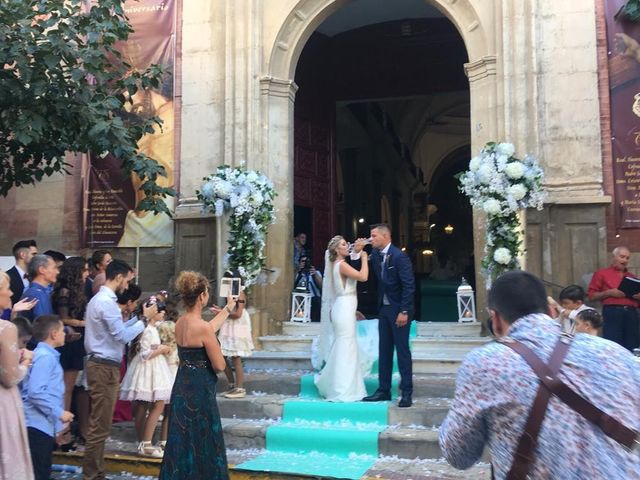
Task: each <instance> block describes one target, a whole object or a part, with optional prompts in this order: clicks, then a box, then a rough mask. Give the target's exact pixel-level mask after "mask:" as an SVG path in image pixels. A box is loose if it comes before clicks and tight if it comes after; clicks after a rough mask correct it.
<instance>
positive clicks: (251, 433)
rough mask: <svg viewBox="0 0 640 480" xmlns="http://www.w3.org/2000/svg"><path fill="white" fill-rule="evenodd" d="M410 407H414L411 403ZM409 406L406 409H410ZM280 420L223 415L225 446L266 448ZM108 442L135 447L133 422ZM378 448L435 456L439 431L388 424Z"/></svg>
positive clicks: (119, 427)
mask: <svg viewBox="0 0 640 480" xmlns="http://www.w3.org/2000/svg"><path fill="white" fill-rule="evenodd" d="M412 408H413V407H412ZM412 408H409V409H407V410H411V409H412ZM275 424H280V422H279V420H276V419H271V418H267V419H264V418H263V419H248V418H225V417H223V418H222V431H223V435H224V443H225V447H226V448H227V449H228V450H229V449H230V450H246V449H261V448H265V444H266V432H267V428H269V427H270V426H271V425H275ZM110 444H111V445H117V446H118V447H119V448H121V449H126V450H131V451H135V429H134V427H133V422H122V423H118V424H115V425H114V426H113V428H112V430H111V435H110ZM378 452H379V454H380V455H384V456H397V457H398V458H421V459H437V458H441V457H442V452H441V450H440V446H439V445H438V431H437V429H436V428H433V427H432V426H431V425H429V426H428V427H424V426H421V425H417V424H416V425H390V426H389V427H387V428H385V429H384V430H383V431H381V432H380V433H379V436H378Z"/></svg>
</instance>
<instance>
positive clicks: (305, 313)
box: [291, 290, 312, 323]
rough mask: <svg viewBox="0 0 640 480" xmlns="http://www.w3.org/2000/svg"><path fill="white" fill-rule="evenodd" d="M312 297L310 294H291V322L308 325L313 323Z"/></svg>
mask: <svg viewBox="0 0 640 480" xmlns="http://www.w3.org/2000/svg"><path fill="white" fill-rule="evenodd" d="M311 297H312V295H311V294H310V293H309V292H304V291H298V290H294V291H293V292H292V293H291V321H292V322H301V323H308V322H310V321H311Z"/></svg>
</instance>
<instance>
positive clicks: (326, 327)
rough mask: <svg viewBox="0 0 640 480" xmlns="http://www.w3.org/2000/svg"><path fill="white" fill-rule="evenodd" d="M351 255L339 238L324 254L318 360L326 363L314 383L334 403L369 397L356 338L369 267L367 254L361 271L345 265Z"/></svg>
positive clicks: (330, 243)
mask: <svg viewBox="0 0 640 480" xmlns="http://www.w3.org/2000/svg"><path fill="white" fill-rule="evenodd" d="M348 254H349V247H348V245H347V242H346V240H345V239H344V238H342V237H341V236H340V235H337V236H335V237H333V238H332V239H331V241H330V242H329V245H328V246H327V251H326V252H325V267H324V268H325V269H324V281H323V285H322V313H321V333H320V341H319V356H320V358H319V360H320V361H325V362H326V363H325V365H324V368H323V369H322V371H321V372H320V373H319V374H317V375H316V376H315V378H314V380H315V384H316V387H317V388H318V391H319V392H320V395H322V396H323V397H324V398H325V399H327V400H329V401H333V402H354V401H359V400H362V398H363V397H364V396H366V390H365V386H364V379H363V376H362V369H361V365H360V363H361V362H360V361H359V358H358V342H357V338H356V308H357V306H358V298H357V295H356V283H357V282H364V281H366V280H367V277H368V276H369V266H368V262H367V253H366V252H364V251H363V252H361V254H360V255H361V257H360V258H361V259H362V267H361V268H360V270H359V271H358V270H356V269H355V268H353V267H351V266H350V265H349V264H348V263H347V262H345V261H344V259H345V257H346V256H347V255H348Z"/></svg>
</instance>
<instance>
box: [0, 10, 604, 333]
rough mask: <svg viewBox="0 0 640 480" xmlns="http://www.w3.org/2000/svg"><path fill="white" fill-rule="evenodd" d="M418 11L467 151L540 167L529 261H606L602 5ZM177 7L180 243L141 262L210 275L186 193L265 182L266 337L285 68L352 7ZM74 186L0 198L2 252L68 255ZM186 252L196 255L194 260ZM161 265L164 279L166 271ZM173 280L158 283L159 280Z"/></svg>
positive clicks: (73, 245) (279, 235) (283, 140)
mask: <svg viewBox="0 0 640 480" xmlns="http://www.w3.org/2000/svg"><path fill="white" fill-rule="evenodd" d="M425 1H426V2H427V3H428V4H430V5H432V6H433V7H435V8H436V9H437V10H439V11H440V12H441V13H442V14H443V15H444V16H445V17H446V18H448V19H449V20H450V21H451V22H452V23H453V25H455V27H456V29H457V30H458V32H459V34H460V36H461V37H462V39H463V41H464V43H465V45H466V48H467V54H468V62H467V63H466V64H465V65H464V70H465V72H466V75H467V77H468V79H469V101H470V127H471V128H470V130H471V131H470V143H471V145H470V148H471V151H472V152H477V151H479V150H480V148H481V147H482V146H483V145H484V143H485V142H486V141H489V140H506V141H510V142H512V143H514V144H515V145H516V148H517V152H518V153H525V152H526V153H531V154H534V155H536V156H538V157H539V159H540V161H541V163H542V164H543V166H544V168H545V171H546V175H547V179H546V181H547V187H548V189H549V192H550V196H549V201H548V205H547V207H546V208H545V210H544V211H543V212H531V213H530V214H529V215H528V216H527V224H528V227H529V230H528V232H527V241H528V245H527V257H528V259H527V265H528V266H529V267H530V269H531V270H532V271H534V272H536V273H538V274H540V275H541V276H542V277H543V278H545V279H547V280H549V281H550V282H552V283H557V284H565V283H568V282H578V281H580V279H581V278H582V276H583V275H585V274H587V273H589V272H590V271H592V270H593V269H595V268H598V267H601V266H603V265H605V264H606V263H607V261H608V256H607V254H606V251H607V249H608V248H611V247H612V246H613V245H612V244H611V240H610V243H609V244H607V224H606V209H607V206H608V204H609V203H610V201H611V198H610V197H609V196H607V195H606V194H605V189H604V188H603V178H604V177H605V175H606V172H605V174H603V148H605V147H603V145H604V143H603V128H604V126H603V125H601V118H603V115H605V114H607V115H608V112H605V111H604V110H601V109H602V108H603V107H602V106H601V104H600V98H601V97H602V96H603V95H604V93H605V92H604V91H603V88H602V84H601V83H600V84H599V81H600V82H602V78H599V69H598V58H599V57H598V55H599V52H601V49H602V44H601V37H602V35H601V33H599V30H598V29H597V28H599V29H601V28H602V22H601V21H600V20H598V21H596V19H597V18H598V14H599V15H602V14H601V11H600V10H598V9H599V8H600V6H599V5H600V3H601V0H598V1H597V2H557V1H552V0H539V1H538V2H501V1H497V0H492V1H487V0H425ZM181 3H182V11H181V13H180V24H181V27H182V35H181V47H180V48H179V52H180V53H179V62H178V64H179V65H180V67H179V68H180V72H179V77H178V79H177V85H176V88H177V92H178V100H179V102H178V103H179V104H180V107H179V108H180V118H179V121H178V124H179V125H180V129H179V131H180V138H179V145H180V147H179V155H178V159H177V163H178V165H179V166H180V167H179V176H178V178H179V185H178V186H177V187H178V191H179V194H180V197H179V202H178V205H177V208H176V224H177V227H176V232H177V235H176V242H177V244H178V247H177V253H174V252H173V250H172V251H170V252H169V251H157V252H156V251H154V252H149V254H150V255H151V257H149V258H151V259H152V260H149V261H148V263H149V264H150V265H156V264H157V263H158V260H159V259H164V260H166V259H168V258H169V257H170V258H171V260H170V261H169V263H172V262H173V260H172V259H173V258H175V261H176V267H177V268H182V267H183V266H188V265H191V264H192V263H193V259H194V258H199V259H201V260H202V261H203V262H205V263H207V265H206V268H205V270H207V271H210V272H212V274H213V273H214V272H217V273H219V271H220V268H221V265H220V259H221V256H220V255H217V256H216V255H213V254H212V253H211V252H210V251H209V250H208V248H209V246H208V245H210V244H209V242H210V241H211V240H212V239H214V238H218V239H219V238H221V235H222V230H220V231H219V232H217V233H216V230H215V227H214V226H213V225H214V222H213V221H212V219H206V218H203V217H201V216H200V214H199V206H198V204H197V201H196V199H195V189H196V188H197V186H198V185H199V183H200V181H201V179H202V177H203V176H204V175H206V174H209V173H211V172H212V171H214V169H215V168H216V166H218V165H221V164H228V165H239V164H240V162H242V161H246V165H247V166H248V167H249V168H255V169H259V170H261V171H262V172H264V173H265V174H266V175H268V176H269V177H270V178H271V179H272V180H273V182H274V184H275V187H276V190H277V191H278V197H277V199H276V207H277V209H278V222H277V223H276V224H275V225H273V226H272V227H271V229H270V232H269V237H268V245H267V257H268V266H269V267H271V268H273V269H274V270H275V272H276V273H275V275H274V283H273V284H272V285H270V286H268V287H260V288H257V289H256V290H255V293H254V296H255V300H254V305H256V306H258V307H259V308H260V309H261V311H262V313H261V314H260V315H261V316H263V317H264V319H263V320H264V321H265V322H267V320H265V319H268V320H269V321H271V322H272V326H271V327H269V328H267V329H276V327H277V326H276V323H277V322H279V321H281V320H282V319H285V318H286V317H287V313H288V307H289V292H290V285H291V284H292V278H293V268H292V265H291V261H290V259H291V249H292V246H291V238H292V236H293V182H292V179H293V173H294V166H293V147H294V137H293V119H294V105H295V100H296V91H297V88H298V87H297V85H296V84H295V81H294V76H295V70H296V64H297V60H298V58H299V57H300V54H301V51H302V49H303V47H304V45H305V43H306V41H307V40H308V39H309V37H310V36H311V35H312V33H313V32H314V31H315V30H316V28H317V27H318V26H319V25H320V24H321V23H322V22H323V21H324V20H325V19H326V18H328V17H329V16H330V15H331V14H332V13H334V12H336V11H338V10H339V9H340V8H342V7H344V6H346V5H347V4H349V3H352V2H351V1H349V0H216V1H215V2H211V1H205V0H189V1H183V2H181ZM599 41H600V46H598V42H599ZM599 48H600V50H599ZM600 75H602V74H600ZM605 123H606V122H605ZM605 143H606V142H605ZM455 147H456V148H459V147H460V145H455ZM604 155H605V156H606V148H605V151H604ZM605 162H606V159H605ZM605 165H606V163H605ZM74 173H79V172H78V170H77V169H76V171H74ZM79 178H80V175H76V176H74V177H72V178H68V179H66V180H64V181H63V180H62V179H60V178H56V179H52V180H47V181H45V182H43V183H42V184H41V185H39V186H38V187H37V188H36V189H35V190H33V189H31V188H30V187H29V188H24V189H19V190H17V191H15V192H12V193H11V195H10V196H9V197H8V198H7V199H6V200H3V201H2V202H1V203H0V211H1V212H2V213H3V216H4V218H5V219H7V220H6V221H5V225H6V226H7V227H6V230H5V231H4V232H3V233H2V234H0V242H1V244H2V245H3V250H4V252H3V254H9V253H10V252H9V249H10V245H11V244H12V243H13V241H15V240H16V239H18V238H24V237H36V238H38V239H41V243H47V247H51V248H60V249H63V250H65V251H67V252H69V253H71V252H75V251H79V250H80V248H79V246H80V243H79V235H78V234H77V231H74V227H76V228H77V223H76V222H78V221H79V218H80V214H81V212H80V211H79V209H80V207H79V205H80V204H79V201H80V197H79V195H80V187H79V185H81V183H80V180H79ZM606 191H609V190H606ZM33 192H37V195H33ZM43 195H46V197H47V198H50V199H51V201H50V202H49V201H48V202H46V203H47V204H46V205H44V206H43V205H42V204H41V203H42V202H40V201H38V200H37V199H38V198H42V196H43ZM62 202H64V205H61V203H62ZM61 207H62V208H61ZM9 212H11V213H12V215H9ZM473 222H474V225H475V227H476V228H475V229H474V232H475V234H474V235H475V238H474V250H475V256H476V259H480V258H481V257H482V252H483V248H484V246H483V235H484V234H483V229H484V227H483V225H484V218H483V217H482V215H480V214H478V213H477V212H475V213H474V218H473ZM199 224H200V226H198V225H199ZM194 238H195V240H194ZM45 239H46V242H45ZM218 241H219V240H218ZM189 242H191V243H189ZM214 243H216V242H214ZM185 245H188V246H189V247H188V248H187V247H185ZM190 248H193V249H194V252H196V253H194V256H193V257H191V253H192V252H191V250H190ZM128 254H129V255H130V252H129V253H128ZM585 259H588V260H585ZM478 262H479V260H476V263H478ZM161 265H162V266H163V267H164V268H165V269H166V266H167V262H166V261H162V262H161ZM149 268H150V269H151V271H159V269H160V267H151V266H150V267H149ZM154 268H155V270H154ZM476 270H479V269H476ZM172 273H173V272H172V271H171V272H168V273H166V274H162V275H160V277H162V281H165V282H166V280H167V279H168V277H169V276H171V274H172ZM143 274H144V270H143ZM156 278H159V277H158V275H156ZM481 284H482V282H481V281H480V279H479V278H478V285H481ZM478 290H479V292H478V293H479V298H478V303H479V305H483V304H484V298H483V291H484V289H483V288H479V289H478ZM265 328H266V327H265Z"/></svg>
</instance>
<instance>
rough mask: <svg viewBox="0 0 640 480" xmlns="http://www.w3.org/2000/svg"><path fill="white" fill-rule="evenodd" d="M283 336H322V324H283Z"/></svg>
mask: <svg viewBox="0 0 640 480" xmlns="http://www.w3.org/2000/svg"><path fill="white" fill-rule="evenodd" d="M282 334H283V335H310V336H317V335H320V322H308V323H301V322H282Z"/></svg>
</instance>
